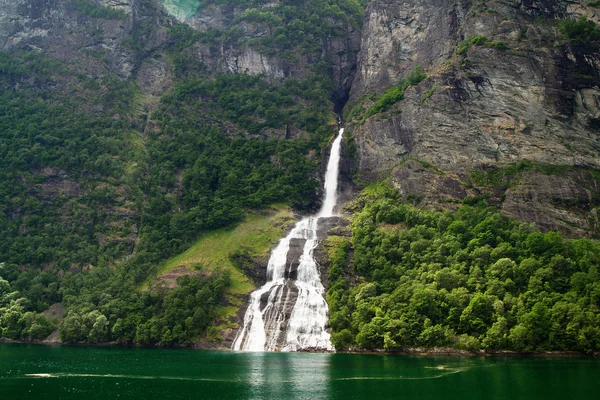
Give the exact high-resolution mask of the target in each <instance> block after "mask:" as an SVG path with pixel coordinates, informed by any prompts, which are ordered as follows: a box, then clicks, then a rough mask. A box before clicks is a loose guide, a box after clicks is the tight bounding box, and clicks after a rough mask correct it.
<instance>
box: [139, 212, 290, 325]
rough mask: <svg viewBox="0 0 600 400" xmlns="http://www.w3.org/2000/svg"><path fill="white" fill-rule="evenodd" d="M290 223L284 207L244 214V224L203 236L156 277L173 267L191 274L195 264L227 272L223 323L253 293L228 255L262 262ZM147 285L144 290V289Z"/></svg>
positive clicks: (222, 314)
mask: <svg viewBox="0 0 600 400" xmlns="http://www.w3.org/2000/svg"><path fill="white" fill-rule="evenodd" d="M293 221H294V217H293V213H292V209H291V208H290V207H289V206H286V205H274V206H271V207H269V208H266V209H264V210H261V211H251V212H248V215H247V217H246V218H245V220H244V221H243V222H242V223H240V224H239V225H237V226H235V227H233V228H222V229H217V230H214V231H210V232H206V234H205V235H203V236H202V237H201V238H200V239H198V241H197V242H196V243H194V244H193V245H192V246H191V247H190V248H189V249H188V250H186V251H185V252H183V253H181V254H179V255H177V256H175V257H173V258H171V259H170V260H168V261H166V262H165V263H164V264H162V265H161V266H160V268H159V270H158V272H157V276H160V275H162V274H164V273H167V272H169V271H171V270H172V269H174V268H176V267H185V268H186V269H188V270H189V271H194V269H195V265H197V264H200V265H201V266H202V269H203V270H204V271H208V272H210V271H213V270H215V269H218V268H223V269H227V270H229V271H230V272H231V282H232V283H231V287H230V288H229V289H228V294H227V300H228V302H229V305H228V306H221V307H220V309H219V313H220V314H221V316H222V317H223V319H224V320H225V321H227V320H228V319H229V317H232V316H234V315H235V314H236V313H237V311H238V309H239V307H240V306H241V305H242V299H241V298H240V296H242V295H245V294H247V293H249V292H250V291H252V290H253V289H254V285H253V284H252V281H251V280H250V279H249V278H248V277H247V276H245V275H244V274H243V272H242V271H240V270H239V269H238V268H236V267H234V266H233V265H232V263H231V261H230V260H229V254H230V253H231V252H233V251H235V250H237V249H239V248H240V247H245V248H247V249H248V251H249V253H250V254H251V255H252V256H253V257H255V258H262V257H265V258H266V257H267V256H268V254H269V251H270V249H271V248H272V247H273V246H274V245H275V244H276V243H277V242H278V241H279V239H281V238H283V237H284V236H285V233H286V231H287V229H288V227H289V224H290V223H291V222H293ZM152 279H155V278H152ZM149 283H150V282H148V283H147V284H146V285H144V286H146V287H147V286H148V284H149Z"/></svg>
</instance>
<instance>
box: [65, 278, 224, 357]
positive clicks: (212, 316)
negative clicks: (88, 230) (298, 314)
mask: <svg viewBox="0 0 600 400" xmlns="http://www.w3.org/2000/svg"><path fill="white" fill-rule="evenodd" d="M107 273H108V272H107V271H98V273H95V274H90V275H88V276H82V275H81V274H79V275H78V276H76V277H75V276H74V277H73V279H72V280H69V282H68V283H67V284H65V285H64V291H65V302H66V303H67V305H69V306H70V307H69V312H68V314H67V316H66V317H65V319H64V320H63V322H62V324H61V325H60V330H59V331H60V335H61V338H62V339H63V340H64V341H66V342H92V343H97V342H108V341H116V342H119V343H128V344H133V343H138V344H144V345H152V344H162V345H190V344H192V343H194V341H195V340H197V339H198V337H199V336H200V335H201V334H202V333H203V332H204V331H205V330H206V328H207V327H208V326H209V325H211V324H213V323H214V322H215V320H216V319H217V317H218V315H217V314H216V313H215V307H216V306H217V305H218V304H219V303H220V302H221V301H222V299H223V294H224V292H225V289H227V287H228V286H229V283H230V279H229V275H227V274H226V273H213V274H212V275H211V276H210V277H209V278H206V277H201V276H183V277H182V278H180V279H179V280H178V285H177V286H176V287H175V288H174V289H173V290H170V291H164V290H157V291H152V292H146V293H144V294H142V295H140V294H138V293H136V292H135V289H134V288H133V287H131V286H128V285H127V284H125V286H121V285H122V282H119V281H118V280H117V281H115V280H113V281H112V282H98V281H97V280H98V279H102V278H105V277H106V276H105V275H106V274H107ZM85 281H87V282H85ZM81 284H83V289H79V288H78V287H79V286H80V285H81Z"/></svg>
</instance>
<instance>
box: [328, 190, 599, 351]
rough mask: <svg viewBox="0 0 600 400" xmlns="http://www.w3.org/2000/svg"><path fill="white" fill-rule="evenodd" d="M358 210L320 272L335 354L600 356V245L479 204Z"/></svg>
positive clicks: (382, 198) (394, 201)
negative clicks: (352, 350)
mask: <svg viewBox="0 0 600 400" xmlns="http://www.w3.org/2000/svg"><path fill="white" fill-rule="evenodd" d="M364 204H365V205H364V208H363V210H362V212H360V214H359V215H358V216H357V217H356V219H355V220H354V223H353V236H352V244H351V246H350V244H349V243H344V244H343V245H342V246H341V247H340V248H339V249H338V252H336V253H335V255H334V257H333V258H332V262H331V266H330V282H331V283H330V286H329V289H328V293H327V298H328V300H329V302H330V307H331V319H330V323H331V326H332V329H333V335H332V340H333V342H334V344H335V345H336V346H338V348H347V347H354V346H356V347H359V348H383V349H388V350H392V349H399V348H410V347H421V346H423V347H434V346H450V347H456V348H463V349H469V350H478V349H486V350H498V349H506V350H518V351H542V350H576V351H583V352H591V351H598V350H599V349H600V328H599V326H600V313H599V312H598V306H599V305H600V303H598V301H599V299H600V296H599V295H598V293H599V292H598V290H599V289H600V274H599V273H598V271H599V268H600V245H598V243H596V242H593V241H590V240H588V239H579V240H572V241H567V240H564V239H563V238H562V237H561V235H560V234H558V233H555V232H550V233H547V234H542V233H540V232H537V231H535V230H534V229H533V228H532V227H530V226H528V225H525V224H521V223H518V222H516V221H514V220H510V219H508V218H506V217H503V216H501V215H500V214H498V213H497V212H496V211H493V210H491V209H489V208H485V207H470V206H463V207H462V208H460V209H459V210H458V211H457V212H456V213H447V212H435V211H425V210H420V209H418V208H416V207H413V206H411V205H407V204H402V203H401V202H400V201H399V200H398V198H397V197H396V195H394V194H392V193H388V194H387V195H382V194H380V195H379V196H378V198H377V199H376V200H374V201H373V199H371V200H369V202H366V201H365V203H364ZM351 251H352V254H353V257H352V258H351V259H350V258H349V257H348V253H350V252H351ZM350 266H351V267H350ZM351 275H358V276H354V277H353V281H355V282H357V283H356V284H354V285H349V284H348V282H349V277H350V276H351Z"/></svg>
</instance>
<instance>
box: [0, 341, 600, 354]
mask: <svg viewBox="0 0 600 400" xmlns="http://www.w3.org/2000/svg"><path fill="white" fill-rule="evenodd" d="M0 343H9V344H10V343H13V344H37V345H46V346H75V347H84V346H89V347H121V348H143V349H173V350H201V351H202V350H206V351H230V352H233V351H232V350H231V349H229V348H225V347H218V346H215V347H209V346H198V345H192V346H146V345H141V344H119V343H114V342H104V343H63V342H60V341H46V340H15V339H8V338H0ZM298 353H314V354H357V355H361V354H362V355H382V356H386V355H405V356H419V357H432V356H444V357H446V356H450V357H490V358H494V357H515V358H518V357H536V358H600V352H593V353H584V352H578V351H530V352H519V351H514V350H490V351H485V350H460V349H454V348H451V347H433V348H429V349H425V348H414V349H398V350H382V349H370V350H366V349H364V350H363V349H351V350H346V351H336V352H327V351H314V350H310V349H308V350H303V351H299V352H298Z"/></svg>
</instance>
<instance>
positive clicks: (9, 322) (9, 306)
mask: <svg viewBox="0 0 600 400" xmlns="http://www.w3.org/2000/svg"><path fill="white" fill-rule="evenodd" d="M5 272H6V271H5V266H4V264H0V337H5V338H9V339H45V338H46V337H48V335H50V333H52V331H54V330H55V329H56V322H53V321H50V320H49V319H48V318H46V317H45V316H44V315H42V314H38V313H37V312H35V311H32V309H34V308H35V307H34V305H33V304H32V303H31V302H30V301H29V300H28V299H27V298H26V297H23V296H22V294H21V293H20V292H19V291H18V290H16V289H17V285H12V286H11V284H10V283H9V282H8V281H6V280H5V279H3V278H2V275H3V273H5ZM27 295H28V296H29V297H34V298H35V293H32V292H31V291H30V292H29V293H27Z"/></svg>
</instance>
